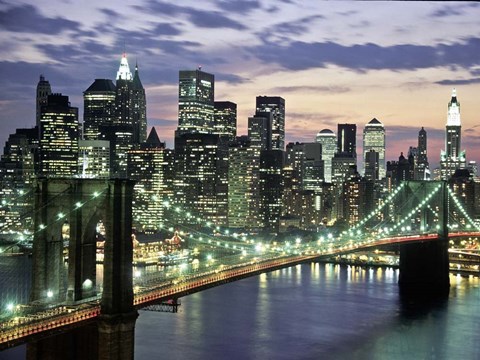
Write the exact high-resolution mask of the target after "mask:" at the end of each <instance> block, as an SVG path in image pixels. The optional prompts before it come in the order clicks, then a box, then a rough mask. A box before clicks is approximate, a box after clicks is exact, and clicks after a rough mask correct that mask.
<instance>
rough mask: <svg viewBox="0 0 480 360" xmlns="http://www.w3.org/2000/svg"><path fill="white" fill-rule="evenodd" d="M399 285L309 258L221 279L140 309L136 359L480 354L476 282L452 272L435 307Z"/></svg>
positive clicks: (392, 276) (9, 354) (377, 273)
mask: <svg viewBox="0 0 480 360" xmlns="http://www.w3.org/2000/svg"><path fill="white" fill-rule="evenodd" d="M0 271H2V274H1V275H2V276H3V270H1V269H0ZM9 273H10V274H11V273H12V272H11V271H9ZM397 281H398V270H394V269H391V268H362V267H353V266H347V265H341V266H340V265H333V264H323V263H311V264H305V265H298V266H295V267H291V268H287V269H283V270H277V271H274V272H271V273H266V274H262V275H259V276H255V277H252V278H248V279H244V280H241V281H237V282H233V283H230V284H226V285H222V286H219V287H216V288H212V289H209V290H206V291H202V292H200V293H196V294H192V295H189V296H187V297H185V298H182V299H181V302H182V304H181V306H180V308H179V312H178V313H176V314H172V313H159V312H151V311H140V316H139V318H138V320H137V324H136V337H135V359H136V360H144V359H189V360H195V359H209V360H212V359H228V360H234V359H369V360H370V359H389V360H390V359H408V360H413V359H445V360H447V359H448V360H450V359H479V358H480V341H479V339H480V291H479V287H480V281H479V279H478V278H474V277H470V278H462V277H457V276H451V277H450V281H451V289H450V294H449V297H448V299H447V300H446V301H438V302H433V303H431V302H430V303H425V302H420V301H402V300H400V296H399V290H398V285H397ZM3 284H4V282H0V285H1V286H3ZM2 293H3V292H2ZM24 354H25V350H24V347H19V348H15V349H11V350H8V351H4V352H0V359H24V358H25V355H24Z"/></svg>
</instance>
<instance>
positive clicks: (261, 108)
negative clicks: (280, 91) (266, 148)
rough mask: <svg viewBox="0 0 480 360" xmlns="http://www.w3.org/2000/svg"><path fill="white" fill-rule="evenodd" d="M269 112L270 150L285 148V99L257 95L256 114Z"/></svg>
mask: <svg viewBox="0 0 480 360" xmlns="http://www.w3.org/2000/svg"><path fill="white" fill-rule="evenodd" d="M259 113H271V114H272V118H271V123H269V124H267V125H268V130H269V133H270V136H271V149H272V150H282V151H284V150H285V99H283V98H281V97H280V96H257V100H256V114H255V116H256V117H257V116H260V115H259Z"/></svg>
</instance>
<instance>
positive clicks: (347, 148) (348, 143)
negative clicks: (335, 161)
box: [337, 124, 357, 159]
mask: <svg viewBox="0 0 480 360" xmlns="http://www.w3.org/2000/svg"><path fill="white" fill-rule="evenodd" d="M337 153H339V154H342V155H343V156H344V157H345V156H346V157H353V158H355V159H356V158H357V125H355V124H338V132H337Z"/></svg>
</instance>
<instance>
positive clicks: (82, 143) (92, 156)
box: [78, 140, 110, 179]
mask: <svg viewBox="0 0 480 360" xmlns="http://www.w3.org/2000/svg"><path fill="white" fill-rule="evenodd" d="M78 166H79V169H78V174H79V176H80V177H82V178H97V179H106V178H109V177H110V141H107V140H78Z"/></svg>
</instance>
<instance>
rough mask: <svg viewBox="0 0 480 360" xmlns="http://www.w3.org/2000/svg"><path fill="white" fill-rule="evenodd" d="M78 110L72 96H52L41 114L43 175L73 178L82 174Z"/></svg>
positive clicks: (40, 152)
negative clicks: (79, 167) (80, 168)
mask: <svg viewBox="0 0 480 360" xmlns="http://www.w3.org/2000/svg"><path fill="white" fill-rule="evenodd" d="M78 125H79V123H78V108H76V107H71V106H70V102H69V101H68V96H63V95H62V94H52V95H49V96H48V98H47V104H46V105H43V106H42V107H41V110H40V129H39V133H40V145H39V154H40V174H41V175H43V176H47V177H72V176H74V175H76V174H77V173H78V139H79V126H78Z"/></svg>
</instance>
